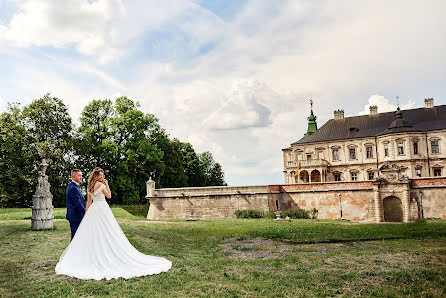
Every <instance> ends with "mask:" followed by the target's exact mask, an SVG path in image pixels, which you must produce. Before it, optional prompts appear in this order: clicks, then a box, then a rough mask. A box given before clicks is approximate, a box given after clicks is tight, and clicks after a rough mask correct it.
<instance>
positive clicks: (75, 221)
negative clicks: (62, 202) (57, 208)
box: [66, 182, 85, 239]
mask: <svg viewBox="0 0 446 298" xmlns="http://www.w3.org/2000/svg"><path fill="white" fill-rule="evenodd" d="M66 196H67V216H66V219H68V221H69V222H70V227H71V239H73V237H74V234H76V231H77V228H78V227H79V224H80V223H81V221H82V218H83V217H84V214H85V201H84V196H83V195H82V192H81V189H80V187H79V185H77V184H76V183H74V182H71V183H70V184H69V185H68V187H67V193H66Z"/></svg>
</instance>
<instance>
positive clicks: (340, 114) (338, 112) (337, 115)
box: [334, 110, 344, 120]
mask: <svg viewBox="0 0 446 298" xmlns="http://www.w3.org/2000/svg"><path fill="white" fill-rule="evenodd" d="M334 118H335V120H340V119H344V110H335V111H334Z"/></svg>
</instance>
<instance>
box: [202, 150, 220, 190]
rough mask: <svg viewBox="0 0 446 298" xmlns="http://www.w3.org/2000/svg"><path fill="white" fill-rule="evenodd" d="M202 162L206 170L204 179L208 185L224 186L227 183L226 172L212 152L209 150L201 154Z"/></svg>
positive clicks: (204, 170)
mask: <svg viewBox="0 0 446 298" xmlns="http://www.w3.org/2000/svg"><path fill="white" fill-rule="evenodd" d="M199 159H200V164H201V167H202V168H203V172H204V181H205V185H206V186H222V185H226V182H225V180H224V173H223V169H222V167H221V165H220V164H219V163H218V162H216V161H215V160H214V157H213V156H212V153H210V152H209V151H206V152H203V153H201V154H200V155H199Z"/></svg>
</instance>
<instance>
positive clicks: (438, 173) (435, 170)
mask: <svg viewBox="0 0 446 298" xmlns="http://www.w3.org/2000/svg"><path fill="white" fill-rule="evenodd" d="M434 176H435V177H438V176H441V169H434Z"/></svg>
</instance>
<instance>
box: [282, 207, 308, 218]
mask: <svg viewBox="0 0 446 298" xmlns="http://www.w3.org/2000/svg"><path fill="white" fill-rule="evenodd" d="M287 216H288V217H289V218H294V219H296V218H301V219H302V218H310V212H309V211H308V210H305V209H297V210H283V211H281V212H280V217H281V218H285V217H287Z"/></svg>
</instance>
